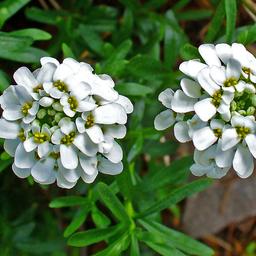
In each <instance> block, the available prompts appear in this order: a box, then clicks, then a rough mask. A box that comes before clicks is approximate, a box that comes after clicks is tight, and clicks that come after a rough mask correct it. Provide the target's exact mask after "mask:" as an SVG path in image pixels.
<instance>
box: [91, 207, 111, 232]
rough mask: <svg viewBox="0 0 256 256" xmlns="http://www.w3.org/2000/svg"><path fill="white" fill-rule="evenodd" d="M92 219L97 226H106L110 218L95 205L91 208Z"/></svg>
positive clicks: (109, 222)
mask: <svg viewBox="0 0 256 256" xmlns="http://www.w3.org/2000/svg"><path fill="white" fill-rule="evenodd" d="M92 220H93V222H94V223H95V225H96V226H97V227H98V228H106V227H108V226H109V225H110V224H111V220H110V219H109V218H108V217H107V216H106V215H105V214H104V213H103V212H101V211H100V210H99V209H98V208H97V207H96V206H94V207H93V208H92Z"/></svg>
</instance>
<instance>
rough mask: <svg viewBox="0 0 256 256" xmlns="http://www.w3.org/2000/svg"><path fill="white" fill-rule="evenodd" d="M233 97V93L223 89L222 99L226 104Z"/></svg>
mask: <svg viewBox="0 0 256 256" xmlns="http://www.w3.org/2000/svg"><path fill="white" fill-rule="evenodd" d="M233 99H234V93H233V92H231V91H226V90H224V91H223V94H222V100H223V101H224V102H225V103H226V104H230V103H231V101H232V100H233Z"/></svg>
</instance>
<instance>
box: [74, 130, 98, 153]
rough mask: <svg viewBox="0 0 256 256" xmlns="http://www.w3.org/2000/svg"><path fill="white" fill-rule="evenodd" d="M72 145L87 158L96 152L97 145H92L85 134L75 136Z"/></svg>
mask: <svg viewBox="0 0 256 256" xmlns="http://www.w3.org/2000/svg"><path fill="white" fill-rule="evenodd" d="M73 144H74V145H75V146H76V147H77V148H78V149H79V150H80V151H81V152H83V153H84V154H86V155H87V156H95V155H96V153H97V150H98V146H97V144H94V143H93V142H92V141H91V139H90V138H89V136H88V135H87V134H86V133H85V134H77V135H76V137H75V139H74V142H73Z"/></svg>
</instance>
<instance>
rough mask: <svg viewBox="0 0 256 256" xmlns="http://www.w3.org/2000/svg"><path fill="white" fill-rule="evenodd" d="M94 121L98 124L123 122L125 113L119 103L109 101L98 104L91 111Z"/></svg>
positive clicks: (125, 118)
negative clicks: (108, 102)
mask: <svg viewBox="0 0 256 256" xmlns="http://www.w3.org/2000/svg"><path fill="white" fill-rule="evenodd" d="M93 115H94V117H95V123H98V124H114V123H118V124H125V123H126V122H127V115H126V112H125V111H124V109H123V107H121V106H120V105H119V104H115V103H111V104H107V105H104V106H100V107H98V108H96V109H95V110H94V111H93Z"/></svg>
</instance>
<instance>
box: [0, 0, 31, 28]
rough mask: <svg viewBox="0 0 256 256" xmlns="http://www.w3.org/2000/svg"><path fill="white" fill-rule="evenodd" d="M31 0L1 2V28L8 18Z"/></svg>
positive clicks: (6, 0)
mask: <svg viewBox="0 0 256 256" xmlns="http://www.w3.org/2000/svg"><path fill="white" fill-rule="evenodd" d="M28 2H30V0H5V1H2V3H1V4H0V28H2V26H3V25H4V23H5V22H6V20H7V19H9V18H10V17H12V16H13V15H14V14H15V13H16V12H17V11H19V10H20V9H21V8H22V7H24V6H25V5H26V4H27V3H28Z"/></svg>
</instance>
